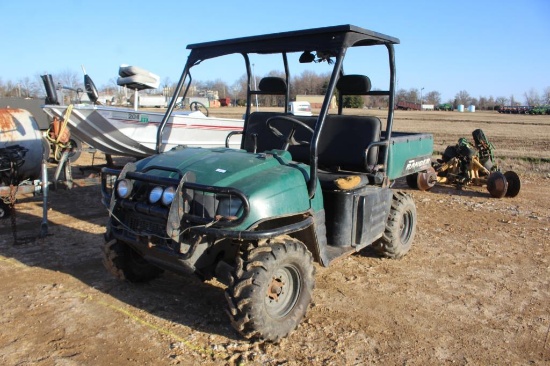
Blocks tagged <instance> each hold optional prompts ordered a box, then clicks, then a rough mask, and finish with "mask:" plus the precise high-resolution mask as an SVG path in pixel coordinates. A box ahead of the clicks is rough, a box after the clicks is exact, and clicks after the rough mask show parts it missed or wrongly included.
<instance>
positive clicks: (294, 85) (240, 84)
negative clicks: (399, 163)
mask: <svg viewBox="0 0 550 366" xmlns="http://www.w3.org/2000/svg"><path fill="white" fill-rule="evenodd" d="M52 76H53V79H54V82H55V83H56V84H59V85H62V86H64V87H66V91H67V92H66V95H67V96H68V98H73V99H74V98H75V97H76V90H77V89H78V88H81V89H83V86H82V80H83V77H82V75H81V74H80V73H77V72H74V71H70V70H65V71H62V72H60V73H58V74H54V75H52ZM265 76H278V77H284V74H283V73H282V72H278V71H272V72H270V73H268V75H265ZM252 79H253V80H252V85H251V87H252V88H253V89H254V88H255V87H256V85H254V83H255V82H256V81H258V82H259V80H260V77H256V78H252ZM329 79H330V73H325V74H316V73H315V72H312V71H304V72H303V73H302V74H300V75H297V76H293V77H292V78H291V82H290V99H291V100H294V99H295V98H296V96H297V95H323V94H325V92H326V89H327V85H328V81H329ZM247 83H248V78H247V76H246V74H243V75H242V76H241V77H240V78H239V79H238V80H237V81H235V82H234V83H233V84H228V83H227V82H225V81H223V80H221V79H216V80H207V81H194V88H193V89H192V90H193V92H194V93H196V94H197V95H200V94H201V93H203V92H204V91H209V90H210V91H212V90H214V91H217V93H218V96H219V97H220V98H230V99H231V100H232V103H233V104H235V103H236V104H237V105H244V104H245V103H246V89H247ZM175 86H176V83H175V82H172V81H171V80H170V79H169V78H166V79H164V80H163V82H162V83H161V86H160V88H159V89H158V90H147V91H145V92H146V93H148V94H164V95H167V96H171V95H172V91H173V90H174V89H175ZM98 90H99V92H100V93H104V94H107V95H110V96H113V97H115V99H116V100H118V101H119V102H123V100H124V99H125V98H127V97H128V95H127V92H125V91H124V90H123V88H121V87H119V86H118V85H117V84H116V78H112V79H110V80H109V82H108V83H107V84H106V85H102V86H101V87H98ZM522 96H523V99H520V98H516V97H515V96H514V95H511V96H509V97H506V96H498V97H493V96H488V97H487V96H479V97H473V96H471V95H470V94H469V93H468V92H467V91H466V90H461V91H459V92H457V93H456V95H455V96H454V98H452V99H450V100H446V101H443V100H442V97H441V93H440V92H438V91H436V90H433V91H427V92H424V90H423V89H422V90H419V89H417V88H411V89H408V90H407V89H398V90H397V92H396V103H398V102H413V103H422V104H433V105H434V106H437V105H440V104H442V103H449V104H452V105H453V107H454V108H456V107H457V106H458V105H461V104H462V105H464V106H469V105H475V106H476V108H477V109H487V110H492V109H498V107H500V106H519V105H526V106H540V105H550V87H547V88H545V89H544V90H543V91H542V93H539V92H538V91H537V90H535V89H534V88H532V89H530V90H529V91H526V92H524V93H523V95H522ZM0 97H20V98H44V97H45V89H44V86H43V83H42V79H41V78H40V75H36V76H35V77H33V78H30V77H25V78H22V79H20V80H17V81H15V82H14V81H11V80H6V81H4V80H3V79H2V78H0ZM258 101H259V103H260V104H261V105H264V106H277V105H281V104H282V103H284V98H282V97H280V96H269V95H259V96H258ZM344 104H345V105H344V106H345V107H357V108H362V107H367V108H387V107H388V98H387V97H379V96H377V97H372V96H367V97H349V98H345V100H344Z"/></svg>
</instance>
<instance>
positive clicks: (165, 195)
mask: <svg viewBox="0 0 550 366" xmlns="http://www.w3.org/2000/svg"><path fill="white" fill-rule="evenodd" d="M175 195H176V187H174V186H170V187H167V188H166V189H165V190H164V192H162V201H161V202H162V204H163V205H164V206H168V205H170V204H171V203H172V201H173V200H174V196H175Z"/></svg>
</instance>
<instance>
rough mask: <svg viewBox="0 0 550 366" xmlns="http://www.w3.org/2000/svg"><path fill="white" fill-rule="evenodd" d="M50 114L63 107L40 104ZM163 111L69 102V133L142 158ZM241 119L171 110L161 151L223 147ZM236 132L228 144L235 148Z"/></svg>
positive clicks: (151, 148) (108, 150)
mask: <svg viewBox="0 0 550 366" xmlns="http://www.w3.org/2000/svg"><path fill="white" fill-rule="evenodd" d="M42 109H43V110H44V111H45V112H46V113H47V114H48V115H49V116H50V117H52V118H53V117H58V118H61V119H63V118H64V115H65V112H66V110H67V106H59V105H43V106H42ZM163 117H164V113H160V112H151V111H142V110H138V111H136V110H133V109H130V108H119V107H106V106H95V105H73V110H72V113H71V115H70V117H69V121H68V125H69V127H70V130H71V135H72V136H73V137H75V138H77V139H79V140H81V141H83V142H85V143H86V144H88V145H90V146H92V147H94V148H96V149H98V150H99V151H101V152H103V153H105V154H112V155H125V156H135V157H144V156H150V155H152V154H155V153H156V144H157V141H156V139H157V131H158V128H159V125H160V123H161V121H162V118H163ZM242 129H243V120H238V119H230V118H212V117H206V116H205V115H204V114H202V113H201V112H198V111H183V112H174V113H173V114H172V116H171V117H170V119H169V120H168V123H167V124H166V126H165V128H164V131H163V136H162V143H161V152H162V151H168V150H170V149H172V148H173V147H175V146H178V145H186V146H193V147H219V146H225V139H226V137H227V135H228V134H229V132H231V131H242ZM240 144H241V139H240V135H237V136H235V138H233V139H231V141H230V145H229V146H230V147H233V148H239V147H240Z"/></svg>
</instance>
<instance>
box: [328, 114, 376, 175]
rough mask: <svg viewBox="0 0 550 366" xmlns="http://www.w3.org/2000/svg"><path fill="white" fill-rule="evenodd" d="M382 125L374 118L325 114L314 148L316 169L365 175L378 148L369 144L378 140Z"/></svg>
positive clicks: (372, 163)
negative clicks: (315, 147)
mask: <svg viewBox="0 0 550 366" xmlns="http://www.w3.org/2000/svg"><path fill="white" fill-rule="evenodd" d="M381 126H382V122H381V121H380V119H379V118H378V117H375V116H344V115H328V116H327V119H326V121H325V123H324V125H323V130H322V131H321V136H320V138H319V145H318V157H319V166H320V167H321V168H327V169H342V170H350V171H357V172H368V171H369V169H370V168H371V167H374V166H375V165H376V164H377V162H378V150H379V149H378V147H377V146H375V147H371V148H370V149H369V151H368V154H367V156H366V158H365V151H366V149H367V147H368V146H369V144H371V143H373V142H378V141H380V131H381Z"/></svg>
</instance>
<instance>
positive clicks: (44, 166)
mask: <svg viewBox="0 0 550 366" xmlns="http://www.w3.org/2000/svg"><path fill="white" fill-rule="evenodd" d="M40 185H41V187H42V223H41V224H40V235H39V237H40V238H45V237H46V236H47V235H48V167H47V163H46V159H43V160H42V182H40Z"/></svg>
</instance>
